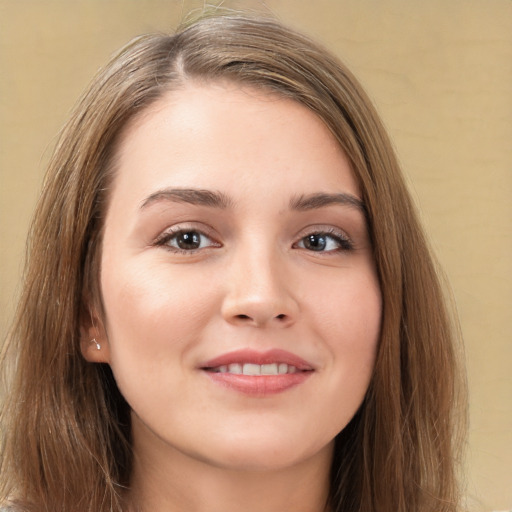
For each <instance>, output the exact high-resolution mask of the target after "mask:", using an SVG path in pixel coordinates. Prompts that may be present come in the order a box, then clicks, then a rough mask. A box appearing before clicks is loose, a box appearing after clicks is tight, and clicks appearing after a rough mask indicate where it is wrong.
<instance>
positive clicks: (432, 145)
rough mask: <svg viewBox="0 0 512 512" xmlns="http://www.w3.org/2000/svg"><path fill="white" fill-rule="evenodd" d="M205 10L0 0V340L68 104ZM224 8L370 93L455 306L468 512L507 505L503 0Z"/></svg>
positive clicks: (511, 462)
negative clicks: (284, 26)
mask: <svg viewBox="0 0 512 512" xmlns="http://www.w3.org/2000/svg"><path fill="white" fill-rule="evenodd" d="M215 3H219V2H215ZM202 4H203V2H197V1H188V0H185V1H173V0H167V1H164V0H138V1H137V0H123V1H119V0H118V1H113V0H74V1H71V0H68V1H66V0H60V1H57V0H39V1H37V0H32V1H30V0H18V1H17V0H0V116H1V117H0V335H1V336H2V338H3V336H4V335H5V332H6V329H7V326H8V323H9V320H10V318H11V316H12V310H13V303H14V301H15V296H16V293H17V283H18V280H19V275H20V269H21V264H22V263H21V262H22V258H23V251H24V240H25V236H26V232H27V226H28V222H29V218H30V216H31V213H32V211H33V207H34V203H35V200H36V198H37V195H38V191H39V188H40V184H41V179H42V175H43V170H44V167H45V163H46V161H47V159H48V156H49V153H50V151H51V148H52V146H53V144H54V142H55V135H56V133H57V131H58V130H59V127H60V126H61V125H62V124H63V122H64V120H65V119H66V115H67V113H68V112H69V110H70V108H71V106H72V104H73V103H74V101H75V99H76V98H77V97H78V95H79V93H80V92H81V90H82V89H83V88H84V87H85V85H86V84H87V83H88V82H89V80H90V78H91V77H92V75H93V74H94V72H95V71H96V69H97V68H98V67H99V66H100V65H102V64H103V63H105V62H106V60H107V58H108V57H109V55H110V54H111V53H112V52H113V51H114V50H115V49H117V48H118V47H119V46H121V45H122V44H123V43H125V42H126V41H127V40H128V39H129V38H131V37H132V36H134V35H137V34H140V33H143V32H147V31H154V30H169V29H172V28H173V27H175V26H176V24H177V23H178V21H179V19H180V18H181V17H182V14H183V13H186V12H188V11H190V10H191V9H194V8H198V7H201V6H202ZM223 4H224V6H226V7H233V6H235V7H252V8H257V9H263V10H265V9H266V10H270V11H271V12H274V13H275V14H276V15H277V16H278V17H280V18H281V19H282V20H284V21H286V22H288V23H289V24H292V25H295V26H297V27H299V28H301V29H303V30H304V31H306V32H307V33H309V34H311V35H312V36H314V37H316V38H318V39H320V40H322V41H323V42H324V43H325V44H326V45H327V46H328V47H330V48H331V49H332V50H334V51H335V52H336V53H337V54H338V55H340V56H341V57H342V58H343V59H344V60H345V61H346V62H347V63H348V64H349V65H350V66H351V68H352V69H353V71H354V72H355V73H356V74H357V75H358V76H359V77H360V79H361V80H362V82H363V84H364V85H365V86H366V87H367V89H368V91H369V93H370V95H371V96H372V97H373V98H374V100H375V102H376V104H377V107H378V109H379V111H380V112H381V114H382V116H383V118H384V121H385V123H386V125H387V126H388V128H389V130H390V132H391V135H392V137H393V139H394V141H395V144H396V147H397V150H398V153H399V155H400V158H401V161H402V163H403V167H404V169H405V171H406V174H407V176H408V179H409V181H410V183H411V189H412V192H413V195H414V196H415V198H416V199H417V202H418V205H419V207H420V209H421V212H422V215H423V217H424V221H425V223H426V226H427V230H428V232H429V234H430V236H431V239H432V243H433V246H434V248H435V250H436V252H437V254H438V256H439V259H440V260H441V263H442V265H443V266H444V268H445V269H446V271H447V274H448V276H449V279H450V281H451V284H452V287H453V290H454V294H455V298H456V301H457V305H458V309H459V312H460V317H461V322H462V328H463V332H464V336H465V340H466V347H467V360H468V369H469V383H470V392H471V432H470V442H469V448H470V449H469V455H468V462H467V464H468V471H467V475H468V496H469V497H470V502H471V506H472V509H474V510H504V509H512V377H511V375H512V372H511V364H512V343H511V342H512V336H511V334H512V330H511V322H510V316H511V315H510V313H509V311H510V307H511V305H512V300H511V299H512V278H511V271H510V270H511V269H510V265H511V261H512V242H511V241H512V236H511V235H512V232H511V231H512V215H511V214H512V211H511V210H512V206H511V205H512V201H511V196H512V175H511V171H512V144H511V141H512V92H511V86H512V0H381V1H379V0H339V1H336V0H317V1H314V2H313V1H311V0H309V1H299V0H296V1H292V0H286V1H285V0H281V1H279V0H268V1H267V2H263V1H253V2H249V1H241V2H223Z"/></svg>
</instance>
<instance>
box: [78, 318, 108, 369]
mask: <svg viewBox="0 0 512 512" xmlns="http://www.w3.org/2000/svg"><path fill="white" fill-rule="evenodd" d="M95 319H96V321H95ZM88 324H89V325H83V326H82V328H81V330H80V350H81V352H82V355H83V356H84V358H85V360H86V361H89V362H90V363H109V362H110V350H109V344H108V340H107V335H106V333H105V329H103V328H102V327H98V326H101V322H100V321H99V320H98V319H97V316H96V315H91V319H90V320H89V322H88Z"/></svg>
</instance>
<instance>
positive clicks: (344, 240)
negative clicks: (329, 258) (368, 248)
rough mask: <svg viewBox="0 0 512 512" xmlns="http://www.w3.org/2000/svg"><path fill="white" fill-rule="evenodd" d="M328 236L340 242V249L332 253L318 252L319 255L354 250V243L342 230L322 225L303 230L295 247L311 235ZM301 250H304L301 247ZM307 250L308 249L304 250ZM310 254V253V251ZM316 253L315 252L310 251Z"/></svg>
mask: <svg viewBox="0 0 512 512" xmlns="http://www.w3.org/2000/svg"><path fill="white" fill-rule="evenodd" d="M315 234H318V235H327V236H330V237H332V238H335V239H337V240H338V241H339V243H340V247H339V248H338V249H337V250H330V251H318V252H317V254H321V253H324V254H329V253H335V252H339V251H350V250H352V249H354V242H353V241H352V239H351V238H350V236H349V235H348V234H347V233H346V232H345V231H344V230H342V229H340V228H336V227H334V226H322V225H316V226H308V227H307V228H305V229H303V230H302V231H301V232H300V233H299V234H298V236H297V238H298V240H297V241H296V242H295V243H294V244H293V245H294V246H297V244H298V243H300V242H302V241H303V240H304V238H306V237H307V236H309V235H315ZM299 249H303V248H302V247H299ZM304 249H305V250H307V249H306V248H304ZM308 252H309V251H308ZM310 252H315V251H310Z"/></svg>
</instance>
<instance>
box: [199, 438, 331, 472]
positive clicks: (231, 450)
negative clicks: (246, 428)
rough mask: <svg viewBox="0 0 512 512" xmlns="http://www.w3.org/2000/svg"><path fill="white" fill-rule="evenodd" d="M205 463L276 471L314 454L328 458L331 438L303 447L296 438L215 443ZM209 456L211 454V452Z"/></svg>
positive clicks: (299, 462) (224, 467)
mask: <svg viewBox="0 0 512 512" xmlns="http://www.w3.org/2000/svg"><path fill="white" fill-rule="evenodd" d="M216 448H217V449H216V450H215V455H214V456H213V457H212V458H211V459H209V461H208V462H209V463H210V464H212V465H215V466H217V467H219V468H222V469H231V470H237V471H279V470H283V469H286V468H290V467H293V466H297V465H300V464H301V463H302V462H304V461H306V460H310V459H311V458H314V457H321V458H324V457H326V458H329V459H330V458H331V455H332V451H333V448H334V440H333V441H330V442H328V443H327V444H325V445H321V444H320V445H319V446H304V444H303V443H301V442H299V441H298V440H293V439H290V438H288V439H287V440H283V439H278V436H273V437H272V438H270V439H261V438H259V439H254V438H253V439H250V440H249V439H248V440H246V442H242V443H239V442H233V441H232V440H228V441H226V443H225V444H224V443H222V444H221V443H219V444H217V446H216ZM212 455H213V454H212Z"/></svg>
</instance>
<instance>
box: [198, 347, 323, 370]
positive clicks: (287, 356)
mask: <svg viewBox="0 0 512 512" xmlns="http://www.w3.org/2000/svg"><path fill="white" fill-rule="evenodd" d="M235 363H239V364H241V363H252V364H272V363H286V364H288V365H291V366H295V367H296V368H297V369H298V370H302V371H307V370H314V368H313V366H312V365H311V364H309V363H308V362H307V361H305V360H304V359H302V358H301V357H299V356H296V355H295V354H292V353H291V352H287V351H286V350H279V349H273V350H267V351H265V352H257V351H256V350H251V349H243V350H235V351H234V352H228V353H227V354H223V355H221V356H218V357H215V358H213V359H210V360H209V361H206V362H205V363H202V364H201V365H200V368H202V369H208V368H217V367H218V366H224V365H230V364H235Z"/></svg>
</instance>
